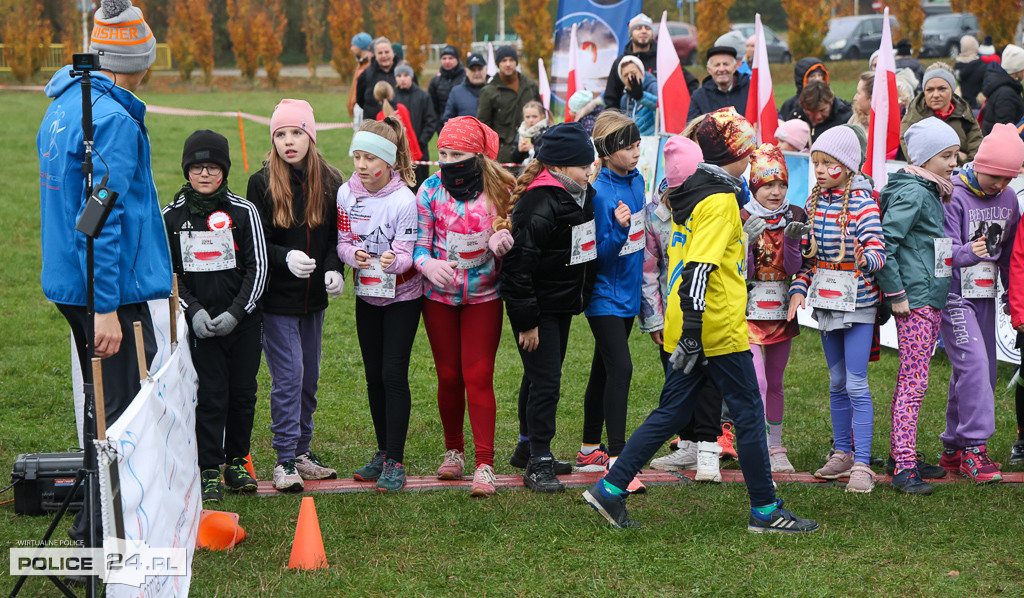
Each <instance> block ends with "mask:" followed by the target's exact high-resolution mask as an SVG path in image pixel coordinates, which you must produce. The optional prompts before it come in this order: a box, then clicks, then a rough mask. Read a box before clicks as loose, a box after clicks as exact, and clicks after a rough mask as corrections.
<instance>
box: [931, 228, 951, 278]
mask: <svg viewBox="0 0 1024 598" xmlns="http://www.w3.org/2000/svg"><path fill="white" fill-rule="evenodd" d="M933 241H935V278H949V277H950V276H952V275H953V239H950V238H949V237H938V238H935V239H933Z"/></svg>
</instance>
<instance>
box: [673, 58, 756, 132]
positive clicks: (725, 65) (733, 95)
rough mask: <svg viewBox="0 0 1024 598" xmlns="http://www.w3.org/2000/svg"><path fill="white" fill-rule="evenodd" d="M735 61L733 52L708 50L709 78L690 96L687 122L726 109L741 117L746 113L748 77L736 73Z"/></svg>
mask: <svg viewBox="0 0 1024 598" xmlns="http://www.w3.org/2000/svg"><path fill="white" fill-rule="evenodd" d="M736 57H737V52H736V48H733V47H731V46H715V47H713V48H711V49H710V50H708V64H707V69H708V76H707V77H705V78H704V81H703V82H702V83H701V86H700V88H698V89H697V90H696V91H694V92H693V93H692V94H691V97H690V111H689V112H688V113H687V115H686V120H687V121H690V120H693V119H694V118H697V117H698V116H700V115H701V114H708V113H711V112H714V111H715V110H718V109H719V108H726V107H728V106H732V107H733V108H735V109H736V112H739V113H740V114H745V113H746V111H747V93H748V92H749V90H750V77H749V76H748V75H743V74H740V73H737V72H736V69H737V67H739V64H740V63H739V61H738V60H736Z"/></svg>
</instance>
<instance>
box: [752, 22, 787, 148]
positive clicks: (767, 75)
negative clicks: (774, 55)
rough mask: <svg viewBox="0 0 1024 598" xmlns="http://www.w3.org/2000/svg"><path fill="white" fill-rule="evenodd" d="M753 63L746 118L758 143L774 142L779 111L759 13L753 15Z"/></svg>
mask: <svg viewBox="0 0 1024 598" xmlns="http://www.w3.org/2000/svg"><path fill="white" fill-rule="evenodd" d="M754 23H755V28H756V31H755V33H754V40H755V41H754V64H753V66H752V68H751V73H750V92H749V93H748V94H747V114H746V117H747V120H748V121H750V124H751V125H753V126H754V130H755V131H756V134H757V143H758V145H760V144H762V143H775V129H778V128H779V112H778V109H776V108H775V93H774V92H773V91H772V72H771V71H770V70H769V68H768V47H767V46H766V45H765V43H764V27H762V26H761V15H760V14H757V15H754Z"/></svg>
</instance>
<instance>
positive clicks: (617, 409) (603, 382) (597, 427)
mask: <svg viewBox="0 0 1024 598" xmlns="http://www.w3.org/2000/svg"><path fill="white" fill-rule="evenodd" d="M587 322H588V323H589V324H590V330H591V332H593V333H594V359H593V361H592V362H591V365H590V380H589V381H588V382H587V391H586V394H584V395H583V443H584V444H599V443H600V442H601V429H602V428H603V427H607V429H608V445H607V448H608V454H609V455H610V456H612V457H618V456H619V453H621V452H622V447H624V446H626V403H627V400H628V399H629V383H630V381H631V380H632V379H633V360H632V359H631V358H630V355H629V333H630V331H631V330H632V329H633V318H632V317H629V318H620V317H618V316H593V317H588V318H587Z"/></svg>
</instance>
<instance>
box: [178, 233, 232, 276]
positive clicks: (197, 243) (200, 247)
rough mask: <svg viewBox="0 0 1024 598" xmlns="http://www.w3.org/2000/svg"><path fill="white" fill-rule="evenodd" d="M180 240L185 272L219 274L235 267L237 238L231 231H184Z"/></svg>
mask: <svg viewBox="0 0 1024 598" xmlns="http://www.w3.org/2000/svg"><path fill="white" fill-rule="evenodd" d="M178 238H179V239H180V241H181V266H182V269H183V270H184V271H185V272H218V271H220V270H231V269H232V268H234V267H235V238H234V237H233V236H232V234H231V229H222V230H209V231H193V230H183V231H181V233H179V234H178Z"/></svg>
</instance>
